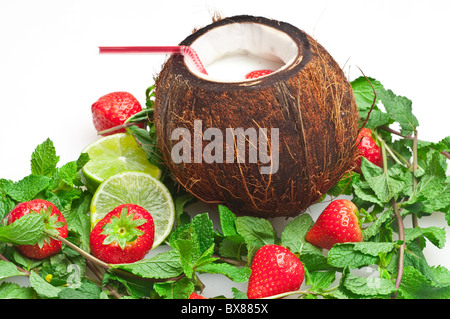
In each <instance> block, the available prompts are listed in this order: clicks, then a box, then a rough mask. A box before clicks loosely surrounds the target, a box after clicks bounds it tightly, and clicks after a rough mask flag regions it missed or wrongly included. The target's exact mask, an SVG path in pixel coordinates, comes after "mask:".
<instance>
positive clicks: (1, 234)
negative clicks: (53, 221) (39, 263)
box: [0, 213, 44, 245]
mask: <svg viewBox="0 0 450 319" xmlns="http://www.w3.org/2000/svg"><path fill="white" fill-rule="evenodd" d="M43 232H44V219H43V217H42V215H39V214H33V213H31V214H27V215H25V216H23V217H21V218H20V219H18V220H16V221H15V222H14V223H12V224H10V225H7V226H3V227H0V241H3V242H6V243H11V244H16V245H34V244H36V243H37V242H38V241H39V239H41V238H42V236H43Z"/></svg>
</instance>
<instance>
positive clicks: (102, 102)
mask: <svg viewBox="0 0 450 319" xmlns="http://www.w3.org/2000/svg"><path fill="white" fill-rule="evenodd" d="M141 110H142V107H141V104H140V103H139V101H138V100H137V99H136V98H135V97H134V96H133V95H131V94H130V93H128V92H112V93H109V94H106V95H104V96H102V97H101V98H99V99H98V100H97V102H95V103H94V104H92V107H91V111H92V119H93V122H94V126H95V129H96V130H97V131H98V132H102V131H104V130H107V129H110V128H113V127H116V126H118V125H122V124H123V123H124V122H125V121H126V120H127V119H128V118H129V117H131V116H132V115H134V114H136V113H138V112H140V111H141ZM119 132H125V129H120V130H116V131H114V132H109V133H102V134H101V135H103V136H106V135H111V134H114V133H119Z"/></svg>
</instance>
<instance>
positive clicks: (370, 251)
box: [352, 242, 396, 257]
mask: <svg viewBox="0 0 450 319" xmlns="http://www.w3.org/2000/svg"><path fill="white" fill-rule="evenodd" d="M352 245H353V249H354V250H355V251H360V252H362V253H364V254H366V255H370V256H374V257H378V256H379V255H380V254H387V253H390V252H391V251H392V250H393V249H394V248H395V246H396V244H395V243H390V242H379V243H376V242H360V243H353V244H352Z"/></svg>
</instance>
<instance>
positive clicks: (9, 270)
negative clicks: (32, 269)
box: [0, 260, 26, 280]
mask: <svg viewBox="0 0 450 319" xmlns="http://www.w3.org/2000/svg"><path fill="white" fill-rule="evenodd" d="M15 276H26V274H25V273H23V272H21V271H19V270H18V269H17V266H16V265H15V264H13V263H12V262H9V261H4V260H0V280H3V279H5V278H10V277H15Z"/></svg>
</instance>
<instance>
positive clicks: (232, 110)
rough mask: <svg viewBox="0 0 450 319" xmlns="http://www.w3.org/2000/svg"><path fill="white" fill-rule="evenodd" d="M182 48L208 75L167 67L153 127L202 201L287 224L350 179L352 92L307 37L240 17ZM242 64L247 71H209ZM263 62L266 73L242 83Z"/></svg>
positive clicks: (171, 164) (184, 66) (175, 62)
mask: <svg viewBox="0 0 450 319" xmlns="http://www.w3.org/2000/svg"><path fill="white" fill-rule="evenodd" d="M180 45H184V46H189V47H191V48H192V49H194V50H195V52H197V54H198V56H199V57H200V59H201V60H202V62H203V64H204V66H205V68H206V70H207V71H208V72H207V73H208V74H203V73H201V72H199V71H198V70H197V69H196V68H195V64H194V63H192V61H190V60H189V59H186V58H184V57H183V56H181V55H173V56H171V57H170V58H168V59H167V61H166V62H165V63H164V65H163V67H162V70H161V71H160V73H159V74H158V76H157V79H156V90H155V110H154V123H155V128H156V133H157V136H158V144H159V147H160V149H161V152H162V155H163V157H164V161H165V163H166V165H167V166H168V168H169V169H170V171H171V172H172V174H173V176H174V177H175V178H176V180H177V181H178V182H179V184H181V185H182V186H183V187H184V188H185V189H186V190H187V191H188V192H190V193H192V194H193V195H195V196H196V197H197V198H198V199H199V200H201V201H203V202H204V203H207V204H210V205H217V204H221V205H225V206H227V207H228V208H230V209H231V210H232V211H233V212H235V213H236V214H239V215H251V216H259V217H265V218H269V217H278V216H286V217H293V216H296V215H298V214H300V213H302V212H304V211H305V210H306V209H307V208H308V207H309V206H310V205H311V204H313V203H315V202H317V201H318V200H319V199H321V197H322V196H323V195H324V194H326V192H327V191H328V190H329V189H330V188H331V187H332V186H333V185H335V184H336V183H337V182H338V181H339V179H340V178H341V177H342V176H343V175H344V174H345V173H346V172H348V171H349V170H351V169H352V165H353V163H354V161H355V158H356V157H357V151H356V137H357V133H358V118H359V116H358V110H357V106H356V103H355V99H354V96H353V92H352V88H351V86H350V84H349V82H348V81H347V79H346V77H345V75H344V73H343V72H342V70H341V68H340V67H339V65H338V64H337V63H336V62H335V61H334V59H333V58H332V57H331V55H330V54H329V53H328V52H327V51H326V50H325V49H324V48H323V47H322V46H321V45H320V44H319V43H317V42H316V41H315V40H314V39H313V38H312V37H311V36H309V35H308V34H306V33H305V32H303V31H301V30H299V29H298V28H296V27H294V26H293V25H291V24H289V23H285V22H281V21H277V20H272V19H267V18H264V17H254V16H247V15H246V16H233V17H229V18H225V19H221V20H219V21H215V22H213V23H212V24H210V25H208V26H206V27H203V28H201V29H199V30H197V31H195V32H194V33H192V34H191V35H189V36H188V37H187V38H186V39H185V40H183V41H182V42H181V43H180ZM239 57H240V58H242V59H244V58H245V59H247V60H252V61H253V62H252V63H253V64H252V63H249V64H246V63H240V64H239V65H238V66H237V67H236V65H233V63H231V62H230V63H228V64H225V63H222V64H221V65H222V67H221V68H219V67H216V68H215V67H214V66H215V65H218V64H219V62H221V61H222V62H223V61H225V60H227V59H228V60H230V61H232V60H233V58H239ZM245 59H244V60H245ZM235 60H236V59H235ZM261 61H264V63H265V64H264V68H266V67H270V68H271V69H272V71H273V72H272V73H270V74H268V75H264V76H261V77H258V78H255V79H249V80H247V79H245V77H244V74H245V73H246V72H247V71H248V70H247V69H249V68H250V69H251V68H255V67H256V66H258V65H261V63H262V62H261ZM217 70H219V72H218V71H217ZM224 70H226V71H227V72H225V71H224Z"/></svg>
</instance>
